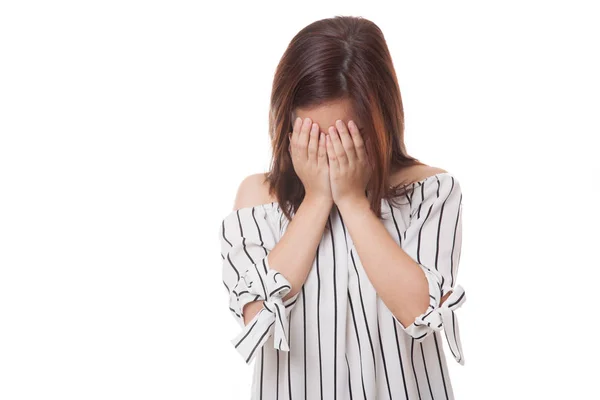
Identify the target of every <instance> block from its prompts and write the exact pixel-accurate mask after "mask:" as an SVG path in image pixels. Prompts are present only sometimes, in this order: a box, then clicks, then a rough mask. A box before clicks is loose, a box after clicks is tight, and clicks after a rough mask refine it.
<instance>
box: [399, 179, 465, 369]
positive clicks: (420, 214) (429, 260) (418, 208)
mask: <svg viewBox="0 0 600 400" xmlns="http://www.w3.org/2000/svg"><path fill="white" fill-rule="evenodd" d="M411 204H412V205H411V215H410V222H409V226H408V228H407V229H406V231H405V232H404V238H403V240H402V243H401V245H402V248H403V250H404V251H405V252H406V253H407V254H408V255H409V256H410V257H411V258H413V259H414V260H415V261H416V262H417V264H418V265H419V266H420V267H421V269H422V270H423V272H424V273H425V276H426V278H427V282H428V284H429V307H428V308H427V310H426V311H425V312H424V313H423V314H421V315H419V316H418V317H416V318H415V321H413V322H412V323H411V324H410V325H409V326H407V327H404V326H403V325H402V323H401V322H400V321H399V320H398V319H397V318H395V317H394V318H395V319H396V321H397V322H398V323H399V325H400V326H401V327H402V329H403V330H404V332H406V333H407V334H408V335H410V336H411V337H413V338H414V339H415V340H417V341H423V340H424V339H425V338H426V337H428V336H429V335H430V334H431V333H432V332H433V331H440V330H442V329H443V330H444V333H445V335H446V340H447V341H448V345H449V347H450V351H451V352H452V355H453V356H454V358H455V360H456V361H457V362H458V363H459V364H461V365H464V357H463V351H462V345H461V342H460V332H459V329H458V321H457V318H456V315H455V313H454V311H455V310H456V309H457V308H458V307H460V306H461V305H462V304H463V303H464V302H465V300H466V297H465V291H464V289H463V287H462V286H460V285H457V284H456V275H457V272H458V263H459V259H460V252H461V245H462V192H461V188H460V184H459V182H458V180H457V179H456V178H455V177H454V176H452V175H451V174H448V173H446V174H438V175H434V177H433V178H430V179H426V180H425V181H423V182H422V183H420V184H419V185H418V186H416V187H415V190H414V192H413V198H412V201H411ZM449 291H452V294H450V296H449V297H448V298H447V299H446V300H445V301H444V303H443V304H442V305H440V302H441V299H442V298H443V296H444V295H445V294H446V293H448V292H449Z"/></svg>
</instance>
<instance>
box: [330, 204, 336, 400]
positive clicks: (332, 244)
mask: <svg viewBox="0 0 600 400" xmlns="http://www.w3.org/2000/svg"><path fill="white" fill-rule="evenodd" d="M327 222H328V223H329V232H330V234H331V254H332V261H333V398H334V400H335V399H337V364H338V360H337V339H338V308H337V278H336V269H337V268H336V262H335V239H334V237H333V224H332V223H331V215H330V216H329V217H328V218H327Z"/></svg>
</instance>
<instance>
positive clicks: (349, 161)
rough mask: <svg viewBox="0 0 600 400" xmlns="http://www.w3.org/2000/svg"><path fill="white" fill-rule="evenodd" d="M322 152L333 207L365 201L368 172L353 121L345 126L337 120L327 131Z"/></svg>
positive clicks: (367, 165) (365, 154)
mask: <svg viewBox="0 0 600 400" xmlns="http://www.w3.org/2000/svg"><path fill="white" fill-rule="evenodd" d="M326 136H327V142H326V148H327V156H328V158H329V179H330V183H331V194H332V197H333V201H334V203H335V204H336V205H338V206H339V205H340V204H341V203H348V202H352V201H354V200H358V199H361V198H366V194H365V190H366V188H367V183H368V182H369V179H370V178H371V173H372V169H371V166H370V164H369V160H368V158H367V153H366V150H365V146H364V141H363V139H362V137H361V135H360V131H359V130H358V127H357V126H356V124H355V123H354V121H349V122H348V126H347V127H346V125H345V124H344V122H343V121H341V120H339V119H338V120H337V121H336V122H335V127H334V126H330V127H329V134H328V135H326Z"/></svg>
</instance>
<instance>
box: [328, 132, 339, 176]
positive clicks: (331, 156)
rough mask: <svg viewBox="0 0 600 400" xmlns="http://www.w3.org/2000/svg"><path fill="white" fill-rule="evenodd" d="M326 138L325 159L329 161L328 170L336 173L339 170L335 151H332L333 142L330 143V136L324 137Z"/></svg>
mask: <svg viewBox="0 0 600 400" xmlns="http://www.w3.org/2000/svg"><path fill="white" fill-rule="evenodd" d="M325 137H326V139H325V140H326V146H325V148H326V149H327V159H328V161H329V168H330V169H331V170H333V171H338V170H339V169H340V164H339V162H338V159H337V156H336V155H335V150H334V149H333V142H332V141H331V135H325Z"/></svg>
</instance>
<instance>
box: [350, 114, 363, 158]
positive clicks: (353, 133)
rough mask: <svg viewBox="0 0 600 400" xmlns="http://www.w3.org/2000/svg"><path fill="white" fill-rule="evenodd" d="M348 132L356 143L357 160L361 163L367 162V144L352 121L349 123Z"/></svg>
mask: <svg viewBox="0 0 600 400" xmlns="http://www.w3.org/2000/svg"><path fill="white" fill-rule="evenodd" d="M348 130H349V131H350V136H351V137H352V141H353V142H354V149H355V152H356V158H357V159H358V160H359V161H360V162H367V161H368V157H367V149H366V147H365V142H364V140H363V138H362V135H361V134H360V131H359V130H358V126H356V123H355V122H354V121H352V120H350V121H348Z"/></svg>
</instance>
